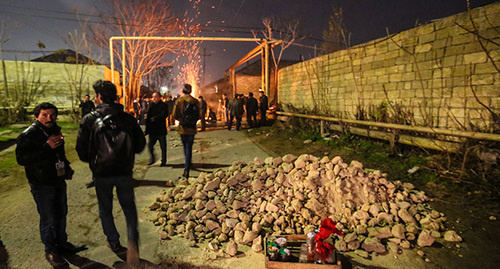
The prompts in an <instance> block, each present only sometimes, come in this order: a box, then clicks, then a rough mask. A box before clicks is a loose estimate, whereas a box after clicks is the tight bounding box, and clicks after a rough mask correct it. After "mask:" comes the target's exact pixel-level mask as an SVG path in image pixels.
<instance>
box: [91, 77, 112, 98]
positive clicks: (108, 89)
mask: <svg viewBox="0 0 500 269" xmlns="http://www.w3.org/2000/svg"><path fill="white" fill-rule="evenodd" d="M92 87H94V91H95V93H96V94H99V95H101V100H102V102H103V103H106V104H112V103H114V102H115V101H116V86H115V84H113V83H112V82H111V81H107V80H102V79H100V80H98V81H96V82H95V83H94V85H92Z"/></svg>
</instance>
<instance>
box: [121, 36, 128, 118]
mask: <svg viewBox="0 0 500 269" xmlns="http://www.w3.org/2000/svg"><path fill="white" fill-rule="evenodd" d="M126 74H127V72H126V71H125V40H122V76H123V79H122V96H123V108H124V109H125V111H127V91H126V90H125V87H126V86H127V84H126V83H125V82H126V79H125V77H126Z"/></svg>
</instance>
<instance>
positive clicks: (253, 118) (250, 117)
mask: <svg viewBox="0 0 500 269" xmlns="http://www.w3.org/2000/svg"><path fill="white" fill-rule="evenodd" d="M247 122H248V125H249V126H250V128H253V127H254V124H256V123H257V111H253V112H247Z"/></svg>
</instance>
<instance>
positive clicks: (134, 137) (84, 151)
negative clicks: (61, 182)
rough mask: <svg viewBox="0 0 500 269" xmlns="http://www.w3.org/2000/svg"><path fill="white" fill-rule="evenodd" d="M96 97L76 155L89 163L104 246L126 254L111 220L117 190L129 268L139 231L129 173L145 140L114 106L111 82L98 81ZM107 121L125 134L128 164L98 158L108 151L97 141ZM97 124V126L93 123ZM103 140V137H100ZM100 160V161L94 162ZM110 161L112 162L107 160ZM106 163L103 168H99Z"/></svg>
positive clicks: (135, 261) (132, 121)
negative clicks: (123, 221) (103, 235)
mask: <svg viewBox="0 0 500 269" xmlns="http://www.w3.org/2000/svg"><path fill="white" fill-rule="evenodd" d="M93 87H94V90H95V93H96V98H95V101H96V104H97V108H96V111H95V112H93V113H90V114H88V115H87V116H85V117H84V118H83V119H82V121H81V123H80V129H79V131H78V137H77V141H76V151H77V153H78V156H79V157H80V160H82V161H84V162H88V163H89V166H90V169H91V170H92V174H93V176H94V181H95V190H96V195H97V202H98V204H99V217H100V218H101V224H102V227H103V231H104V234H105V235H106V238H107V242H106V245H107V246H108V247H109V248H111V250H112V251H113V252H115V253H117V254H120V253H122V252H123V251H125V248H124V247H122V246H121V244H120V234H119V233H118V231H117V230H116V226H115V222H114V219H113V212H112V211H113V188H114V187H116V195H117V196H118V201H119V202H120V206H121V208H122V210H123V213H124V214H125V219H126V222H127V235H128V244H127V247H128V248H127V263H128V264H130V265H132V266H137V265H138V264H139V245H138V242H139V231H138V228H137V225H138V224H137V208H136V206H135V196H134V179H133V178H132V170H133V166H134V154H136V153H140V152H141V151H142V150H143V149H144V146H145V145H146V138H145V137H144V134H143V132H142V130H141V128H140V126H139V125H138V124H137V121H136V119H135V118H134V117H133V116H132V115H130V114H128V113H125V112H124V111H123V106H122V105H120V104H117V103H115V100H116V87H115V85H114V84H113V83H111V82H110V81H103V80H98V81H97V82H96V83H95V84H94V85H93ZM106 119H110V120H111V121H112V122H114V124H116V126H117V127H118V128H117V129H119V130H125V133H126V134H127V135H126V136H127V137H129V138H130V139H128V140H127V141H129V144H126V145H123V146H122V148H127V151H129V152H126V153H125V154H120V155H126V156H127V157H126V158H127V160H125V161H120V162H119V163H114V164H113V165H109V162H110V161H111V162H112V161H113V160H112V159H113V158H112V157H111V156H114V157H115V158H118V157H123V156H115V155H113V152H109V151H111V150H108V152H109V155H110V156H102V155H100V154H99V155H98V152H99V153H100V152H101V151H102V150H103V149H104V152H106V149H110V146H109V145H103V144H102V141H104V140H100V139H99V138H100V137H98V135H99V134H98V132H97V130H98V128H100V125H101V124H102V123H103V122H104V120H106ZM96 122H97V123H96ZM101 136H102V134H101ZM97 156H100V158H97ZM110 159H111V160H110ZM104 163H107V165H106V167H102V166H103V164H104Z"/></svg>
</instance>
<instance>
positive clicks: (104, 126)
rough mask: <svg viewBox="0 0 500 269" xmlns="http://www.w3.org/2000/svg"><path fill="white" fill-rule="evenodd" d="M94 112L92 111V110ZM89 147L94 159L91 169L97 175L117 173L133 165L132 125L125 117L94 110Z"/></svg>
mask: <svg viewBox="0 0 500 269" xmlns="http://www.w3.org/2000/svg"><path fill="white" fill-rule="evenodd" d="M93 113H94V112H93ZM95 114H97V118H96V120H95V123H94V132H93V136H92V143H91V147H92V150H94V151H95V152H94V154H93V156H94V159H93V160H92V163H91V168H92V171H93V172H94V173H96V174H98V175H117V174H120V172H121V171H130V170H132V168H133V167H134V158H135V156H134V148H133V142H132V141H133V139H132V135H131V134H132V127H131V125H130V124H129V123H127V121H126V118H125V117H120V115H119V114H118V115H113V114H108V115H106V116H104V117H103V116H102V115H101V114H99V113H97V112H95Z"/></svg>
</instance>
